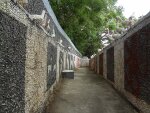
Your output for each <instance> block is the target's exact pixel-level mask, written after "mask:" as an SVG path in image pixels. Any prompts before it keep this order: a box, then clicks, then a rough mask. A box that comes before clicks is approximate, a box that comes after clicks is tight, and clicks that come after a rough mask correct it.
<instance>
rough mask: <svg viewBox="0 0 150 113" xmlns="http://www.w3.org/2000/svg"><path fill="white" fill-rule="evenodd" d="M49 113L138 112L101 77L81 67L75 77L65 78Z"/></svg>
mask: <svg viewBox="0 0 150 113" xmlns="http://www.w3.org/2000/svg"><path fill="white" fill-rule="evenodd" d="M48 113H137V112H136V110H135V109H134V108H133V106H132V105H131V104H130V103H129V102H127V101H126V100H125V99H124V98H122V97H121V96H120V95H119V94H118V93H117V92H116V91H115V90H114V88H113V87H112V86H111V85H110V84H109V83H108V82H107V81H106V80H104V79H103V77H101V76H100V75H96V74H94V73H93V72H92V71H89V69H88V68H80V69H79V70H77V71H76V72H75V79H74V80H73V79H65V80H64V83H63V84H62V88H61V89H60V91H59V92H58V94H57V96H56V98H55V100H54V102H53V104H52V106H51V107H50V108H49V112H48Z"/></svg>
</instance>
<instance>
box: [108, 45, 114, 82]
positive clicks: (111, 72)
mask: <svg viewBox="0 0 150 113" xmlns="http://www.w3.org/2000/svg"><path fill="white" fill-rule="evenodd" d="M107 79H108V80H110V81H112V82H114V47H111V48H109V49H108V50H107Z"/></svg>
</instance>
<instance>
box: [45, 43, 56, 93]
mask: <svg viewBox="0 0 150 113" xmlns="http://www.w3.org/2000/svg"><path fill="white" fill-rule="evenodd" d="M47 51H48V53H47V90H48V89H49V88H50V87H51V85H53V83H54V82H55V80H56V60H57V48H56V47H55V46H54V45H53V44H51V43H48V48H47Z"/></svg>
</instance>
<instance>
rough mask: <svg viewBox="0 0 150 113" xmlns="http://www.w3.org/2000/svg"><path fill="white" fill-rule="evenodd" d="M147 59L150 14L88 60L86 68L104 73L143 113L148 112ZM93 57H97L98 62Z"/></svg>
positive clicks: (149, 81)
mask: <svg viewBox="0 0 150 113" xmlns="http://www.w3.org/2000/svg"><path fill="white" fill-rule="evenodd" d="M102 54H103V58H101V57H102V56H101V55H102ZM149 58H150V13H148V14H147V15H145V16H144V18H143V19H141V20H140V21H139V22H138V23H136V24H135V25H134V26H132V28H130V29H129V30H128V31H127V32H126V33H125V34H124V35H122V37H120V38H119V39H118V40H115V41H114V42H113V43H111V44H110V45H109V46H107V47H105V48H104V49H103V50H102V51H100V52H98V53H97V54H96V55H95V56H94V58H92V59H90V66H89V67H90V69H91V70H93V71H95V73H97V72H99V74H100V75H103V77H104V78H105V79H106V80H108V82H110V83H111V84H112V85H113V86H114V87H115V88H116V89H117V90H118V91H119V92H120V93H121V94H122V95H123V96H124V97H125V98H127V99H128V100H129V101H130V102H131V103H132V104H133V105H134V106H135V107H136V108H137V109H139V110H140V111H141V112H142V113H150V98H149V97H150V88H149V87H150V60H149ZM96 59H99V61H98V62H97V63H95V62H96ZM95 65H97V66H95ZM97 67H99V68H97ZM102 67H103V71H102V70H101V69H102ZM95 68H96V69H99V71H96V69H95ZM101 72H103V73H101Z"/></svg>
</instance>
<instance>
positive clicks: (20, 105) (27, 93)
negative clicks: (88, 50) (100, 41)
mask: <svg viewBox="0 0 150 113" xmlns="http://www.w3.org/2000/svg"><path fill="white" fill-rule="evenodd" d="M44 1H45V0H44ZM43 10H45V11H46V14H45V17H47V18H45V19H44V20H45V21H43V19H42V21H41V20H38V19H37V20H36V19H35V20H32V19H31V18H30V15H40V14H41V13H42V11H43ZM49 10H52V9H49V8H48V7H47V6H45V3H44V2H43V1H42V0H28V3H27V4H19V3H16V2H14V1H13V0H1V1H0V113H41V112H43V110H44V108H45V107H46V105H48V102H49V101H50V100H51V98H52V97H53V90H54V88H55V87H56V86H57V84H58V83H59V81H60V79H61V71H62V70H64V69H74V68H78V67H80V59H81V54H80V52H78V50H77V49H76V48H75V46H74V45H73V43H72V42H71V41H70V39H69V38H68V37H67V35H66V34H65V33H64V32H63V30H62V29H61V28H60V26H59V25H58V23H57V20H56V18H54V14H53V13H51V12H49ZM48 20H50V22H48ZM44 23H45V24H44ZM52 35H53V36H52Z"/></svg>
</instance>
